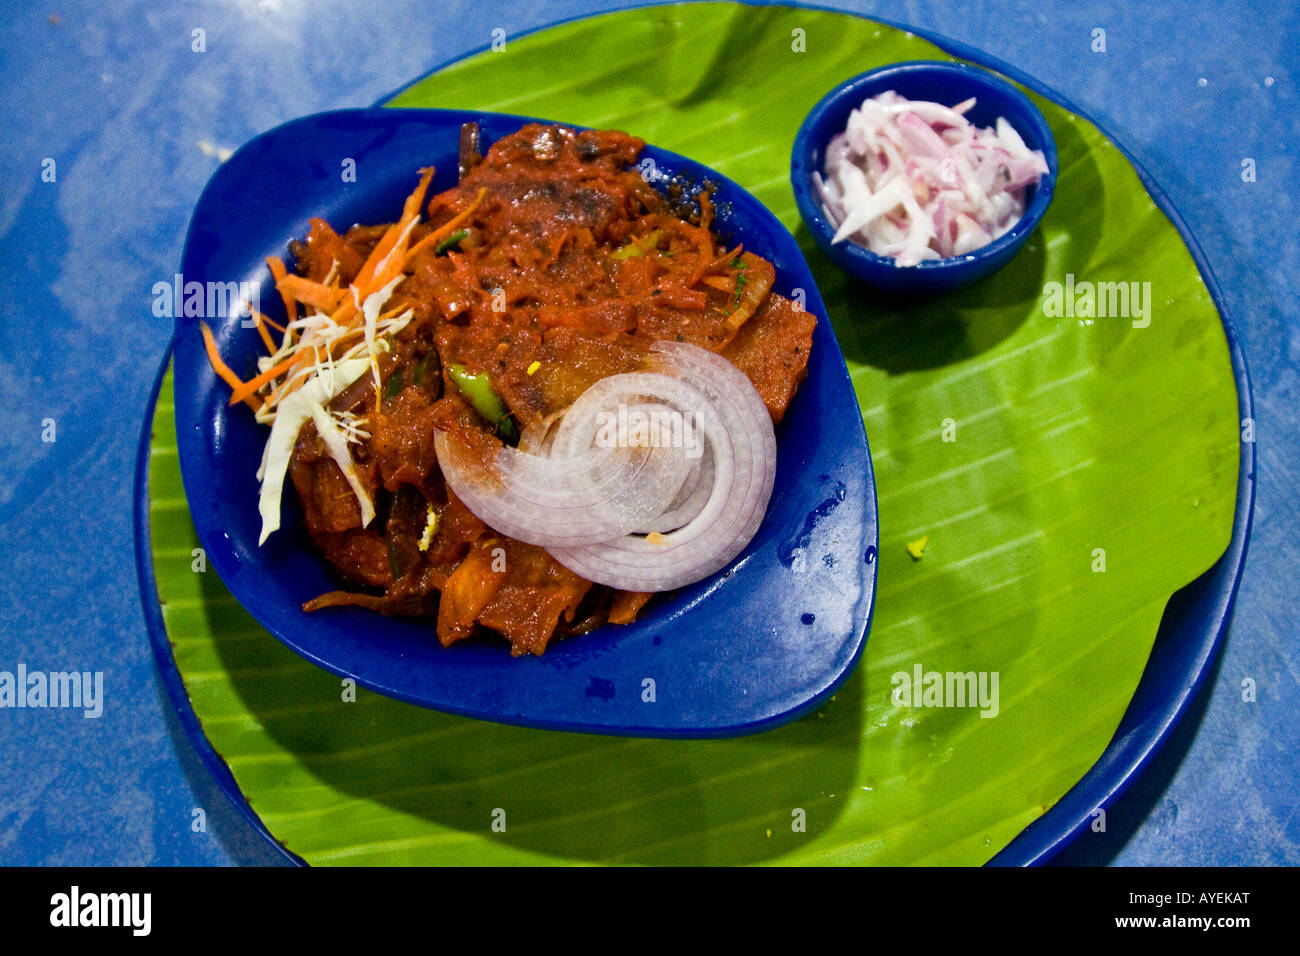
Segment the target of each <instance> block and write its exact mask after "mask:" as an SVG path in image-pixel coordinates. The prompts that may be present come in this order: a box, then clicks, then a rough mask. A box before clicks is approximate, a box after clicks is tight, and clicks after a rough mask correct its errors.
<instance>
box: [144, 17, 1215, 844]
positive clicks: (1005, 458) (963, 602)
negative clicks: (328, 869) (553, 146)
mask: <svg viewBox="0 0 1300 956" xmlns="http://www.w3.org/2000/svg"><path fill="white" fill-rule="evenodd" d="M945 56H946V55H945V54H944V53H943V52H942V51H940V50H938V49H937V48H935V47H933V46H932V45H930V44H929V43H926V42H925V41H923V40H921V39H919V38H916V37H913V36H911V35H910V34H906V33H903V32H900V31H897V30H894V29H891V28H888V27H885V26H882V25H880V24H877V23H873V22H871V21H868V20H863V19H859V18H856V17H852V16H848V15H843V14H837V13H830V12H824V11H815V10H804V9H788V8H779V7H777V8H754V7H749V6H740V5H732V4H698V5H683V6H672V7H659V8H654V9H640V10H633V11H626V12H621V13H615V14H610V15H605V16H601V17H596V18H592V19H589V20H582V21H577V22H572V23H568V24H564V25H561V26H558V27H554V28H551V29H548V30H545V31H542V32H540V33H536V34H532V35H529V36H524V37H508V38H507V39H506V42H505V47H504V49H501V50H498V51H485V52H483V53H482V54H479V55H477V56H474V57H471V58H469V59H468V60H465V61H462V62H460V63H457V64H455V65H453V66H451V67H449V68H447V69H444V70H442V71H440V72H437V73H435V74H434V75H432V76H430V77H428V78H426V79H424V80H422V81H420V82H418V83H416V84H415V85H414V86H412V87H410V88H409V89H407V90H405V91H404V92H402V93H401V94H400V95H398V96H397V97H396V98H395V99H394V100H393V102H392V105H400V106H426V107H434V106H438V107H465V108H476V109H495V110H501V111H506V112H513V113H522V114H526V115H534V116H540V117H545V118H550V119H554V120H558V121H567V122H571V123H577V124H582V125H588V126H596V127H614V128H622V129H625V130H628V131H629V132H632V133H634V134H636V135H639V136H642V137H644V138H645V139H646V140H648V141H650V142H653V143H655V144H657V145H659V146H662V147H665V148H667V149H670V150H674V151H677V152H681V153H684V154H686V155H689V156H691V157H693V158H695V159H698V160H700V161H702V162H705V163H708V164H710V165H712V166H714V167H715V168H717V169H718V170H719V171H720V172H722V173H724V174H726V175H728V176H730V177H732V178H733V179H735V180H737V181H738V182H739V183H740V184H741V185H743V186H745V187H746V188H748V189H749V190H751V191H752V192H753V193H754V194H755V195H756V196H758V197H759V198H760V199H761V200H762V201H764V202H765V203H766V204H767V205H768V206H769V207H770V208H771V209H772V210H773V212H775V213H776V214H777V215H778V216H779V217H780V218H781V219H782V221H783V222H785V224H786V225H787V226H788V227H789V228H790V229H791V230H792V231H794V233H795V235H796V237H797V238H798V239H799V240H800V243H801V245H802V247H803V250H804V254H805V256H806V257H807V258H808V260H809V263H810V264H811V265H812V267H813V271H814V274H815V276H816V278H817V281H818V284H819V287H820V289H821V291H822V294H823V296H824V297H825V300H826V303H827V307H828V309H829V312H830V316H831V318H832V321H833V324H834V328H835V332H836V334H837V336H838V338H839V341H840V344H841V346H842V348H843V350H844V353H845V355H846V357H847V359H848V363H849V368H850V371H851V373H852V376H853V380H854V385H855V389H856V391H857V395H858V398H859V401H860V404H861V410H862V414H863V416H864V419H865V422H866V427H867V434H868V436H869V438H870V441H871V445H872V450H873V460H874V464H875V468H876V476H877V482H878V492H879V499H880V529H881V550H880V564H879V590H878V596H877V603H876V616H875V622H874V625H873V628H872V632H871V635H870V639H869V641H868V644H867V650H866V652H865V656H864V658H863V660H862V662H861V664H860V665H859V667H858V669H857V671H856V673H855V675H854V676H853V678H852V679H851V680H850V681H849V682H848V684H847V685H846V686H845V687H844V688H843V689H842V690H841V691H840V692H839V693H838V694H837V696H836V697H835V698H834V699H833V700H832V701H830V702H829V703H828V704H827V705H826V706H825V707H824V708H823V709H822V710H821V711H820V712H818V713H816V714H813V715H811V716H809V717H807V718H805V719H803V720H801V721H799V722H797V723H795V724H792V725H789V726H786V727H783V728H780V729H778V730H774V731H771V732H768V733H764V734H760V735H757V736H754V737H747V738H740V739H732V740H723V741H686V742H683V741H662V740H629V739H614V738H606V737H589V736H582V735H574V734H561V733H551V732H546V731H537V730H527V729H521V728H512V727H504V726H498V725H493V724H487V723H481V722H475V721H471V720H465V719H461V718H457V717H452V716H447V715H443V714H438V713H432V712H428V711H424V710H421V709H419V708H416V707H412V706H409V705H405V704H401V703H397V702H394V701H391V700H387V699H384V698H381V697H377V696H375V695H371V694H367V693H365V692H364V691H362V692H359V693H358V694H357V699H356V700H355V702H345V701H344V700H343V697H344V693H343V692H342V690H341V688H340V684H339V681H338V680H337V679H336V678H334V677H332V676H330V675H328V674H326V673H325V672H323V671H320V670H317V669H316V668H314V667H312V666H311V665H309V664H307V663H305V662H304V661H302V660H300V659H299V658H297V657H296V656H295V655H293V654H292V653H291V652H289V651H288V650H286V649H285V648H284V647H283V646H281V645H280V644H279V643H278V642H276V641H275V640H274V639H273V638H271V637H270V636H269V635H267V634H266V633H265V632H264V631H262V630H261V628H260V627H258V626H257V625H256V624H255V623H254V622H253V621H252V619H251V618H250V617H249V616H248V615H247V614H246V613H245V612H244V611H243V610H242V609H241V608H240V607H239V606H238V604H237V603H235V601H234V600H233V599H232V598H231V597H230V595H229V594H228V593H227V592H226V591H225V589H224V587H223V586H222V584H221V582H220V581H219V580H218V579H217V578H216V576H215V575H214V574H211V573H195V572H194V570H193V569H192V564H193V558H192V555H191V549H192V548H194V547H196V546H197V541H196V539H195V536H194V533H193V529H192V527H191V526H190V522H189V520H188V513H187V510H186V504H185V500H184V495H183V491H182V489H181V484H180V476H179V471H178V468H177V463H176V458H175V454H176V452H175V442H174V439H173V434H174V425H173V422H172V418H171V409H170V401H169V398H168V396H170V394H171V389H170V386H169V384H167V383H165V384H164V387H163V390H162V395H163V396H164V397H163V399H162V400H161V401H160V402H159V404H158V407H157V414H156V420H155V428H154V437H153V442H152V459H151V466H150V494H151V506H150V520H151V534H152V545H153V554H154V561H155V573H156V578H157V584H158V590H159V594H160V596H161V599H162V602H163V612H164V619H165V623H166V627H167V631H168V634H169V636H170V639H171V641H172V642H173V644H174V655H175V660H176V664H177V666H178V668H179V671H180V673H181V675H182V677H183V679H184V682H185V687H186V690H187V691H188V693H189V695H190V699H191V702H192V704H193V708H194V710H195V712H196V714H197V716H198V718H199V720H200V721H201V724H202V727H203V730H204V732H205V733H206V734H207V736H208V738H209V740H210V741H211V742H212V744H213V745H214V746H215V748H216V750H217V751H218V752H219V753H220V754H221V755H222V756H223V757H224V758H225V760H226V761H227V762H228V764H229V766H230V769H231V771H232V773H233V775H234V778H235V780H236V781H237V783H238V785H239V787H240V789H241V790H242V792H243V794H244V795H245V796H246V798H247V800H248V801H249V803H250V804H251V806H252V808H253V809H254V810H255V811H256V813H257V814H258V815H259V816H260V817H261V819H262V820H263V821H264V823H265V824H266V826H267V827H268V828H269V830H270V832H271V833H272V834H274V835H275V836H276V837H277V838H278V839H279V840H280V841H281V842H283V843H284V844H285V845H286V846H287V847H288V848H289V849H290V850H291V851H293V852H294V853H296V854H298V855H300V856H301V857H302V858H303V859H305V860H307V861H308V862H311V863H314V864H331V863H333V864H400V863H421V864H439V863H470V862H472V863H480V864H505V863H568V862H599V863H714V864H724V863H749V862H753V863H763V862H771V863H837V864H863V863H872V864H921V863H930V864H934V863H940V864H978V863H982V862H984V861H986V860H988V859H989V858H990V857H992V856H993V855H994V854H995V853H997V851H998V850H1000V849H1001V848H1002V847H1003V846H1005V845H1006V844H1007V843H1008V842H1009V841H1010V840H1011V839H1012V838H1013V837H1014V836H1015V835H1016V834H1017V833H1018V832H1019V831H1020V830H1021V829H1022V828H1024V827H1025V826H1026V825H1027V824H1029V823H1030V822H1032V821H1033V820H1034V819H1036V818H1037V817H1039V816H1040V815H1041V814H1042V813H1043V812H1044V811H1045V810H1046V809H1047V808H1048V807H1050V806H1051V805H1052V804H1053V803H1054V802H1055V801H1056V800H1058V799H1059V798H1060V797H1061V795H1062V794H1063V793H1065V792H1066V791H1067V790H1068V789H1069V788H1070V786H1071V785H1072V784H1074V783H1075V782H1076V781H1077V780H1078V779H1079V778H1080V776H1082V774H1083V773H1084V772H1085V771H1086V770H1087V768H1088V767H1089V766H1090V765H1091V764H1092V763H1093V762H1094V761H1095V760H1096V759H1097V757H1098V756H1099V755H1100V754H1101V752H1102V751H1103V749H1104V748H1105V746H1106V744H1107V742H1108V741H1109V739H1110V737H1111V736H1112V734H1113V732H1114V730H1115V728H1116V726H1117V725H1118V723H1119V720H1120V717H1121V715H1122V714H1123V712H1124V709H1125V707H1126V705H1127V703H1128V701H1129V699H1130V697H1131V696H1132V693H1133V690H1134V688H1135V686H1136V685H1137V682H1138V679H1139V677H1140V676H1141V673H1142V670H1143V666H1144V665H1145V663H1146V661H1147V658H1148V655H1149V652H1150V648H1151V644H1152V641H1153V639H1154V636H1155V633H1156V628H1157V625H1158V623H1159V621H1160V617H1161V614H1162V612H1163V610H1164V607H1165V604H1166V602H1167V600H1168V598H1169V596H1170V595H1171V594H1172V593H1173V592H1174V591H1175V590H1177V589H1178V588H1179V587H1181V586H1183V585H1185V584H1187V583H1188V582H1189V581H1191V580H1192V579H1194V578H1195V577H1196V576H1197V575H1198V574H1200V573H1201V572H1202V571H1203V570H1205V569H1206V568H1207V567H1209V565H1210V564H1211V563H1213V561H1214V560H1215V559H1216V558H1217V557H1218V556H1219V555H1220V554H1221V553H1222V552H1223V551H1224V549H1225V547H1226V545H1227V543H1228V539H1229V533H1230V530H1231V523H1232V512H1233V504H1234V490H1235V485H1236V477H1237V475H1236V469H1237V441H1238V438H1237V431H1236V429H1237V423H1236V408H1237V404H1236V394H1235V389H1234V385H1233V379H1232V374H1231V367H1230V364H1229V356H1228V350H1227V345H1226V341H1225V336H1224V331H1223V328H1222V324H1221V321H1220V319H1219V316H1218V314H1217V311H1216V309H1215V306H1214V304H1213V302H1212V300H1211V298H1210V296H1209V295H1208V293H1207V291H1206V288H1205V285H1204V283H1203V282H1202V280H1201V277H1200V275H1199V274H1198V272H1197V270H1196V267H1195V265H1194V263H1193V261H1192V258H1191V256H1190V255H1189V253H1188V250H1187V248H1186V247H1185V245H1184V243H1183V242H1182V240H1181V238H1180V236H1179V234H1178V232H1177V230H1176V229H1175V228H1174V227H1173V226H1172V225H1171V224H1170V223H1169V221H1168V220H1167V219H1166V218H1165V216H1164V215H1163V214H1162V213H1160V212H1159V211H1158V210H1157V209H1156V207H1155V205H1154V203H1152V201H1151V199H1150V197H1149V196H1148V195H1147V193H1146V192H1145V190H1144V189H1143V187H1142V185H1141V183H1140V181H1139V179H1138V177H1137V175H1136V173H1135V172H1134V170H1133V168H1132V167H1131V165H1130V164H1129V163H1128V162H1127V161H1126V160H1125V158H1124V157H1123V155H1122V154H1121V153H1120V152H1119V151H1117V150H1116V149H1115V148H1114V147H1113V146H1112V145H1111V144H1110V143H1109V142H1108V141H1107V140H1106V138H1105V136H1104V135H1102V134H1101V133H1100V132H1099V131H1098V130H1097V129H1096V128H1095V127H1094V126H1092V125H1091V124H1090V123H1088V122H1086V121H1084V120H1082V119H1079V118H1078V117H1075V116H1073V115H1071V114H1069V113H1068V112H1066V111H1065V110H1063V109H1061V108H1060V107H1058V106H1056V105H1054V104H1053V103H1051V102H1048V101H1046V100H1044V99H1042V98H1041V97H1038V96H1034V97H1033V98H1034V99H1035V101H1036V102H1037V103H1038V105H1039V106H1040V107H1041V108H1042V109H1043V111H1044V113H1045V115H1046V116H1047V118H1048V120H1049V122H1050V124H1051V126H1052V130H1053V133H1054V134H1055V137H1056V140H1057V144H1058V147H1059V151H1060V156H1061V172H1060V182H1059V185H1058V187H1057V195H1056V198H1055V200H1054V203H1053V205H1052V207H1051V209H1050V211H1049V213H1048V215H1047V218H1046V220H1045V221H1044V223H1043V225H1042V227H1041V229H1040V231H1039V232H1038V233H1037V235H1036V237H1035V238H1034V239H1033V240H1032V242H1031V244H1030V245H1029V246H1028V247H1027V248H1026V249H1025V250H1023V251H1022V253H1021V254H1020V255H1019V256H1018V257H1017V259H1016V260H1015V261H1014V262H1013V263H1012V264H1011V265H1010V266H1009V267H1007V268H1006V269H1005V270H1003V271H1002V272H1001V273H999V274H997V275H995V276H992V277H990V278H988V279H986V280H984V281H982V282H981V283H979V284H977V285H975V286H972V287H969V288H967V289H964V290H960V291H958V292H955V293H952V294H950V295H948V296H947V297H944V298H941V299H937V300H932V301H929V302H925V303H921V304H898V303H891V302H887V301H882V300H881V299H880V298H879V297H878V296H876V295H874V294H873V293H871V292H870V291H869V290H867V289H865V288H863V287H861V286H859V285H857V284H856V283H855V282H853V281H852V280H850V279H848V278H847V277H845V276H844V275H843V274H841V273H840V272H838V271H837V270H836V269H835V268H834V267H833V266H832V265H830V263H829V262H828V261H827V260H825V259H824V258H823V257H822V256H821V254H820V253H819V252H818V251H817V250H816V249H815V247H814V246H813V244H812V242H811V239H810V238H809V236H808V235H807V233H806V231H805V230H804V229H803V227H802V225H801V223H800V222H799V217H798V215H797V213H796V211H795V206H794V201H793V197H792V194H791V191H790V186H789V182H788V168H789V155H790V149H791V145H792V141H793V136H794V133H795V131H796V129H797V128H798V126H799V123H800V122H801V121H802V119H803V117H804V115H805V114H806V113H807V111H808V110H809V109H810V108H811V107H812V106H813V104H814V103H815V102H816V101H817V100H818V99H820V97H821V96H822V95H823V94H824V93H825V92H826V91H827V90H829V89H830V88H831V87H832V86H834V85H835V84H836V83H837V82H838V81H840V80H843V79H845V78H847V77H849V76H852V75H854V74H856V73H859V72H862V71H864V70H867V69H869V68H871V67H874V66H877V65H880V64H884V63H889V62H895V61H900V60H908V59H917V58H945ZM1068 277H1072V278H1068ZM1067 282H1071V283H1083V282H1091V283H1101V282H1123V283H1134V282H1136V283H1139V286H1138V289H1139V290H1140V291H1141V290H1149V295H1150V300H1149V301H1150V304H1151V308H1150V312H1149V323H1148V324H1145V325H1143V322H1142V321H1141V320H1140V319H1137V320H1134V319H1131V318H1129V317H1115V316H1112V317H1097V316H1093V317H1077V316H1076V315H1070V314H1064V315H1063V314H1060V312H1061V311H1063V309H1057V308H1056V304H1055V302H1054V301H1053V296H1054V295H1057V296H1059V295H1060V294H1061V293H1060V291H1059V290H1058V291H1057V292H1056V293H1054V292H1053V291H1052V289H1053V287H1052V286H1050V285H1049V284H1050V283H1060V284H1062V286H1063V287H1064V285H1065V284H1066V283H1067ZM1143 283H1149V286H1143V285H1142V284H1143ZM1075 288H1076V290H1077V289H1078V288H1080V287H1079V286H1077V285H1076V286H1075ZM1072 301H1073V300H1072ZM922 538H924V539H925V546H924V550H922V549H921V547H920V545H919V544H918V542H919V541H920V540H921V539H922ZM909 544H910V545H912V546H913V550H915V551H916V552H917V553H918V554H920V555H921V557H920V558H919V559H918V558H916V557H913V555H912V554H911V553H910V552H909V549H908V546H909ZM738 626H739V625H738ZM918 668H919V669H920V671H921V672H922V673H925V672H932V671H933V672H940V673H943V672H949V671H951V672H962V673H964V672H976V673H984V674H986V675H994V674H996V675H997V678H998V699H997V706H996V713H991V712H990V711H992V710H993V708H991V707H985V708H976V707H928V706H923V704H924V703H925V702H924V700H916V701H914V700H912V699H911V698H906V699H902V700H899V699H896V698H895V696H894V692H895V690H897V689H898V688H899V687H900V686H901V685H900V683H899V677H898V675H901V674H907V675H914V674H915V673H916V672H917V669H918ZM900 703H901V704H902V705H903V706H896V704H900ZM917 704H921V706H917Z"/></svg>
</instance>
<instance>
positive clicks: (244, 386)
mask: <svg viewBox="0 0 1300 956" xmlns="http://www.w3.org/2000/svg"><path fill="white" fill-rule="evenodd" d="M311 354H312V353H311V352H309V351H307V350H306V349H303V350H302V351H301V352H299V353H298V354H297V355H291V356H289V357H288V358H287V359H285V360H284V361H283V362H280V363H278V364H276V365H272V366H271V367H270V368H268V369H267V370H266V371H265V372H263V373H262V374H261V375H259V376H257V377H256V378H250V379H249V380H248V381H247V382H243V383H241V384H240V385H239V386H238V387H237V388H236V389H235V390H234V391H233V392H231V393H230V404H231V405H233V404H235V402H241V401H244V400H246V399H247V398H248V397H249V396H251V395H252V394H253V393H255V392H256V391H257V390H258V389H259V388H261V387H262V386H263V385H265V384H266V383H267V382H270V381H272V380H273V379H276V378H278V377H279V376H280V375H282V374H283V373H284V372H287V371H289V369H291V368H293V367H294V366H295V365H297V364H298V363H300V362H302V361H303V360H305V359H307V358H310V357H311Z"/></svg>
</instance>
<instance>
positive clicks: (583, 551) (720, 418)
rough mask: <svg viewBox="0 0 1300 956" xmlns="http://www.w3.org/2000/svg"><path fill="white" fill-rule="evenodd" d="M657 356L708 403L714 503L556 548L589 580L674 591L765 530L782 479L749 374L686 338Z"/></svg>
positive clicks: (704, 424) (704, 426)
mask: <svg viewBox="0 0 1300 956" xmlns="http://www.w3.org/2000/svg"><path fill="white" fill-rule="evenodd" d="M653 353H654V354H653V355H652V359H651V362H650V364H651V367H652V368H654V369H656V370H661V371H662V372H663V373H664V374H665V376H679V377H680V378H681V379H683V380H689V381H690V383H691V386H692V387H693V388H694V389H696V390H698V391H700V392H703V393H704V395H705V396H706V399H707V401H708V405H707V406H706V407H707V409H708V410H709V412H711V413H706V412H705V410H704V409H695V411H696V413H697V415H698V417H699V421H700V422H701V433H702V434H703V436H704V438H705V440H706V441H707V442H708V444H709V448H710V451H711V452H712V458H713V467H714V475H713V481H712V487H711V492H710V495H709V497H708V500H707V501H706V502H705V504H704V506H703V507H702V508H701V509H700V511H699V512H698V514H696V515H695V516H694V517H693V518H692V519H691V520H690V521H688V522H687V523H686V524H685V525H684V526H682V527H680V528H678V529H677V530H675V531H671V532H668V533H660V534H651V535H647V536H645V537H642V536H640V535H627V536H624V537H621V538H618V539H616V540H612V541H607V542H603V543H599V544H591V545H585V546H582V547H569V548H551V549H549V550H550V552H551V554H552V555H553V556H554V557H555V559H556V560H557V561H559V562H560V563H561V564H563V565H565V566H566V567H568V568H569V569H570V570H572V571H574V572H576V573H577V574H580V575H582V576H583V577H585V578H587V579H588V580H590V581H595V582H596V583H598V584H605V585H608V586H610V587H614V588H619V589H621V590H628V591H671V590H673V589H675V588H679V587H682V586H683V585H686V584H691V583H694V582H695V581H699V580H701V579H703V578H706V577H708V576H709V575H710V574H713V573H714V572H716V571H718V570H720V569H722V568H723V567H725V566H726V565H727V564H728V563H729V562H730V561H731V560H732V559H733V558H735V556H736V555H738V554H739V553H740V552H741V551H742V550H744V548H745V546H746V545H747V544H749V542H750V541H751V540H752V539H753V537H754V534H755V533H757V531H758V527H759V525H760V524H761V523H762V520H763V515H764V514H765V513H766V511H767V503H768V501H769V500H770V499H771V496H772V487H773V484H774V482H775V479H776V436H775V434H774V432H773V431H772V419H771V417H770V416H769V415H768V412H767V407H766V406H765V405H764V404H763V400H762V398H761V397H760V396H759V394H758V392H757V391H756V390H755V388H754V386H753V384H752V383H751V382H750V381H749V379H748V378H747V377H746V376H745V375H744V373H742V372H741V371H740V370H739V369H737V368H736V367H735V366H734V365H732V364H731V363H730V362H728V361H727V360H726V359H724V358H722V357H721V356H720V355H717V354H715V353H713V352H710V351H708V350H707V349H701V348H698V347H696V346H693V345H687V344H684V343H678V342H659V343H656V344H655V345H654V346H653ZM605 381H610V380H609V379H606V380H605ZM598 384H600V383H598ZM683 384H684V381H683ZM593 387H596V386H593ZM655 397H656V399H663V398H664V396H662V395H659V394H656V395H655ZM579 401H581V399H580V400H579ZM670 403H671V402H670ZM575 404H576V403H575ZM570 411H572V409H571V410H570ZM561 427H563V426H561ZM557 444H558V440H557Z"/></svg>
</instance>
